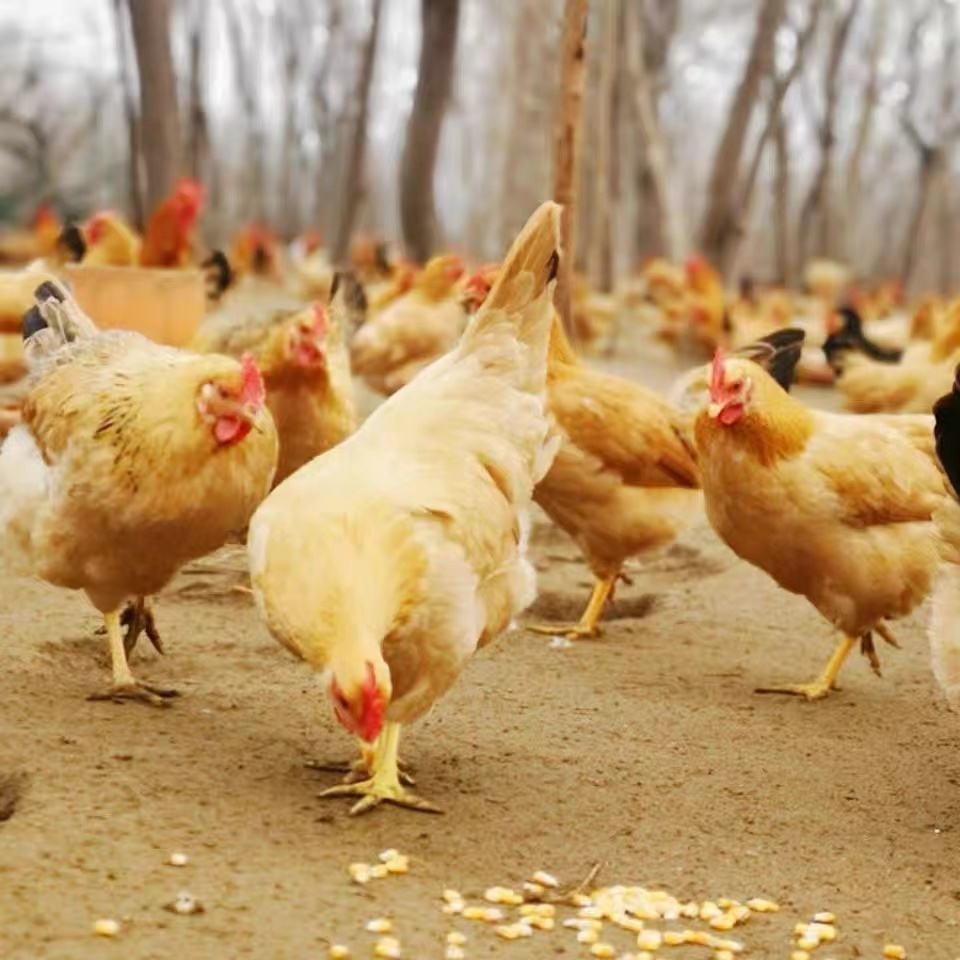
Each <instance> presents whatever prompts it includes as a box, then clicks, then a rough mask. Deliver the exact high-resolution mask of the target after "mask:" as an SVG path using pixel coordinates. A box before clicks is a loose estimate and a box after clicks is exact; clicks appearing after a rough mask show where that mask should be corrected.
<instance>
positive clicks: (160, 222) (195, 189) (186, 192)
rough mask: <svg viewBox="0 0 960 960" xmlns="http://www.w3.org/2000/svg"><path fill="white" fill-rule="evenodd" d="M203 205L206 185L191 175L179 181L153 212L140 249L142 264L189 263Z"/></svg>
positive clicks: (159, 265)
mask: <svg viewBox="0 0 960 960" xmlns="http://www.w3.org/2000/svg"><path fill="white" fill-rule="evenodd" d="M202 208H203V187H202V186H201V185H200V184H199V183H198V182H197V181H196V180H192V179H190V178H189V177H183V178H181V179H180V180H178V181H177V183H176V185H175V186H174V188H173V192H172V193H171V194H170V196H169V197H167V199H166V200H164V201H163V202H162V203H161V204H160V205H159V206H158V207H157V209H156V210H154V211H153V213H152V214H151V215H150V219H149V220H148V221H147V228H146V231H145V232H144V236H143V246H142V247H141V250H140V266H142V267H167V268H177V267H186V266H189V265H190V263H191V260H192V257H193V234H194V230H195V229H196V225H197V218H198V217H199V216H200V211H201V209H202Z"/></svg>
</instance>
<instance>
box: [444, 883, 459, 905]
mask: <svg viewBox="0 0 960 960" xmlns="http://www.w3.org/2000/svg"><path fill="white" fill-rule="evenodd" d="M440 896H441V897H443V899H444V900H446V901H447V903H456V902H458V901H459V902H460V903H463V894H462V893H461V892H460V891H459V890H451V889H450V888H449V887H448V888H447V889H446V890H444V891H443V893H442V894H440Z"/></svg>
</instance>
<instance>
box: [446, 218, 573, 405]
mask: <svg viewBox="0 0 960 960" xmlns="http://www.w3.org/2000/svg"><path fill="white" fill-rule="evenodd" d="M560 210H561V208H560V206H559V204H556V203H552V202H550V201H548V202H546V203H544V204H541V206H540V207H538V208H537V210H536V211H534V213H533V215H532V216H531V217H530V219H529V220H528V221H527V223H526V226H525V227H524V228H523V230H521V231H520V234H519V236H518V237H517V238H516V240H514V242H513V246H511V247H510V250H509V251H508V252H507V256H506V258H505V259H504V261H503V266H502V267H501V268H500V273H499V275H498V276H497V281H496V283H495V284H494V285H493V288H492V289H491V291H490V294H489V296H488V297H487V299H486V301H485V302H484V304H483V306H482V307H481V308H480V310H479V311H478V313H477V315H476V317H475V318H474V320H473V323H472V324H471V325H470V326H469V327H468V328H467V331H466V333H465V334H464V338H463V346H464V347H466V348H467V349H469V348H470V347H471V346H474V345H477V344H479V343H480V342H482V341H483V340H484V339H485V336H486V335H487V334H488V333H489V332H490V331H491V330H493V329H495V328H498V327H500V326H502V325H503V324H504V322H505V321H506V322H507V323H508V324H509V325H510V327H511V330H512V333H513V335H514V336H515V337H516V339H517V340H519V341H520V342H521V343H522V344H523V345H524V346H525V347H527V354H528V358H529V359H528V376H527V389H530V390H531V391H534V392H539V391H541V390H542V389H543V385H544V381H545V377H546V359H547V344H548V341H549V339H550V327H551V321H552V316H553V305H552V304H553V288H554V284H555V281H556V277H557V272H558V270H559V267H560Z"/></svg>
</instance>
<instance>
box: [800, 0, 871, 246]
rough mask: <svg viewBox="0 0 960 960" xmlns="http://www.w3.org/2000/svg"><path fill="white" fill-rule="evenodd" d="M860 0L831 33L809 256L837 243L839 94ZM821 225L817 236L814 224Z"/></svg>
mask: <svg viewBox="0 0 960 960" xmlns="http://www.w3.org/2000/svg"><path fill="white" fill-rule="evenodd" d="M859 7H860V0H850V3H849V5H848V6H847V11H846V13H844V14H842V15H841V16H839V17H838V18H836V21H835V24H834V29H833V33H832V34H831V37H830V49H829V51H828V53H827V61H826V67H825V70H824V78H823V100H824V106H823V115H822V116H821V117H819V118H817V120H816V123H815V128H816V131H817V138H818V140H819V145H820V163H819V165H818V167H817V172H816V174H815V175H814V178H813V182H812V183H811V185H810V190H809V192H808V193H807V197H806V199H805V200H804V202H803V207H802V209H801V212H800V250H801V252H802V256H803V258H804V259H805V260H806V259H807V258H809V257H810V256H811V255H820V256H831V255H832V254H833V253H834V248H835V246H836V239H837V232H836V230H835V227H834V217H833V198H832V196H831V186H832V177H833V158H834V152H835V147H836V118H837V95H838V93H839V80H840V67H841V66H842V64H843V55H844V52H845V51H846V49H847V43H848V41H849V39H850V28H851V27H852V25H853V21H854V18H855V17H856V15H857V10H858V9H859ZM817 225H819V229H818V230H816V236H814V228H815V226H817Z"/></svg>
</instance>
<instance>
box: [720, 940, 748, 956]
mask: <svg viewBox="0 0 960 960" xmlns="http://www.w3.org/2000/svg"><path fill="white" fill-rule="evenodd" d="M712 946H713V947H714V949H716V950H728V951H729V952H730V953H743V951H744V950H745V949H746V948H745V947H744V945H743V944H742V943H741V942H740V941H739V940H716V939H715V940H714V941H713V944H712Z"/></svg>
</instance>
